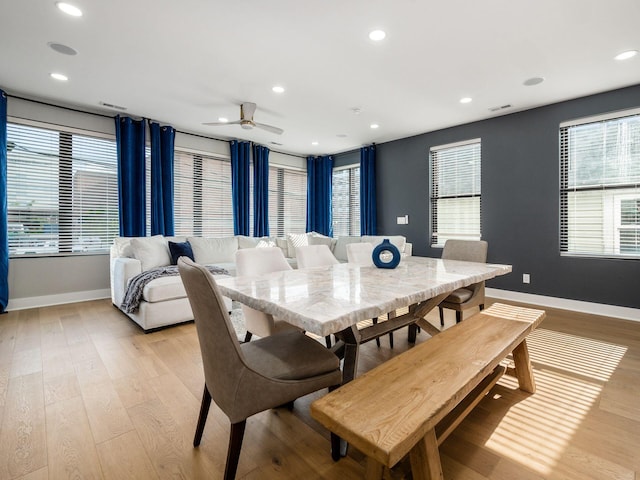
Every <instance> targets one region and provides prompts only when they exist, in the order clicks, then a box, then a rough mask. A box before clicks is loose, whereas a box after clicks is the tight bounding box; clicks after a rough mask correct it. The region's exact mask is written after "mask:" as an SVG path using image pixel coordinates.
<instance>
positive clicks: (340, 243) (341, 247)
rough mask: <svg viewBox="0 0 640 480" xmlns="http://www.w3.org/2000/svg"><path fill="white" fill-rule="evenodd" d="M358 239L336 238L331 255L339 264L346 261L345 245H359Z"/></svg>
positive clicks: (348, 237)
mask: <svg viewBox="0 0 640 480" xmlns="http://www.w3.org/2000/svg"><path fill="white" fill-rule="evenodd" d="M360 242H361V240H360V237H350V236H345V237H338V238H337V241H336V246H335V247H334V248H333V255H334V256H335V257H336V258H337V259H338V260H340V261H341V262H346V261H348V257H347V245H348V244H349V243H360Z"/></svg>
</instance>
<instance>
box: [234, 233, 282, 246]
mask: <svg viewBox="0 0 640 480" xmlns="http://www.w3.org/2000/svg"><path fill="white" fill-rule="evenodd" d="M237 238H238V248H239V249H242V248H260V247H275V246H276V239H275V238H274V237H246V236H244V235H238V237H237Z"/></svg>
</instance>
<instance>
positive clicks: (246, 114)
mask: <svg viewBox="0 0 640 480" xmlns="http://www.w3.org/2000/svg"><path fill="white" fill-rule="evenodd" d="M255 111H256V104H255V103H251V102H243V103H241V104H240V120H235V121H233V122H211V123H203V125H209V126H213V127H218V126H220V125H240V127H241V128H243V129H244V130H252V129H253V128H254V127H255V128H260V129H262V130H266V131H267V132H271V133H275V134H276V135H282V133H283V132H284V130H282V129H281V128H278V127H274V126H273V125H267V124H265V123H258V122H254V121H253V114H254V113H255Z"/></svg>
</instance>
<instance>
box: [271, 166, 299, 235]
mask: <svg viewBox="0 0 640 480" xmlns="http://www.w3.org/2000/svg"><path fill="white" fill-rule="evenodd" d="M306 222H307V173H306V172H305V171H303V170H295V169H292V168H284V167H281V166H278V165H269V234H270V235H271V236H277V237H283V236H285V235H286V234H287V233H304V231H305V229H306Z"/></svg>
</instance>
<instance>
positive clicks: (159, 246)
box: [130, 235, 171, 272]
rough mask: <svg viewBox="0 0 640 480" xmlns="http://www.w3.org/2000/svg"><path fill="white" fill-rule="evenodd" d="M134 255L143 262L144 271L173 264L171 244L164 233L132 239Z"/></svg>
mask: <svg viewBox="0 0 640 480" xmlns="http://www.w3.org/2000/svg"><path fill="white" fill-rule="evenodd" d="M130 245H131V250H132V252H133V257H134V258H136V259H138V260H140V263H142V271H143V272H146V271H147V270H151V269H152V268H158V267H164V266H166V265H171V255H170V253H169V244H168V243H167V240H166V239H165V238H164V237H163V236H162V235H154V236H153V237H136V238H132V239H131V243H130Z"/></svg>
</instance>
